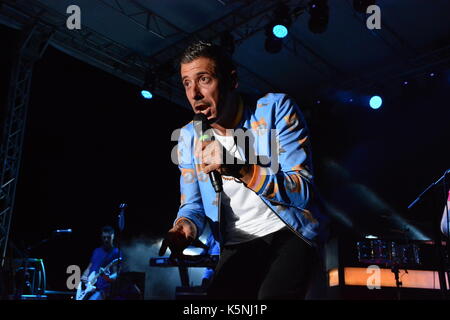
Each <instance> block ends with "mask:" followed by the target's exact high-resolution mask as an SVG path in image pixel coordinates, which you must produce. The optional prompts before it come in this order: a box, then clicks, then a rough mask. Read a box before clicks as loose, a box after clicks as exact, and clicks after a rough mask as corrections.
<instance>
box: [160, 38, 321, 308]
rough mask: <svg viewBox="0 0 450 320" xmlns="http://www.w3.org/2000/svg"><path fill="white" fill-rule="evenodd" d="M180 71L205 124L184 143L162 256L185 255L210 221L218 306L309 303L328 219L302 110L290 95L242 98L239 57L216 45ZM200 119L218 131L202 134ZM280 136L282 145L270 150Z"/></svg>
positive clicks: (188, 58)
mask: <svg viewBox="0 0 450 320" xmlns="http://www.w3.org/2000/svg"><path fill="white" fill-rule="evenodd" d="M180 73H181V81H182V84H183V86H184V88H185V93H186V97H187V99H188V100H189V103H190V105H191V106H192V109H193V111H194V113H195V114H196V117H195V118H194V121H193V122H191V123H189V124H187V125H186V126H185V127H184V128H183V129H182V134H181V136H180V139H179V142H178V154H179V168H180V171H181V179H180V191H181V206H180V208H179V212H178V215H177V218H176V219H175V222H174V225H173V227H172V228H171V229H170V230H169V232H168V233H167V235H166V237H165V239H164V241H163V243H162V245H161V249H160V254H161V255H162V254H164V253H165V251H166V249H167V247H169V248H170V250H171V253H172V255H181V254H182V252H183V250H184V249H185V248H186V247H187V246H188V245H190V244H191V243H193V241H194V240H198V237H199V236H200V235H201V234H202V233H203V231H204V230H205V227H206V225H207V224H209V228H210V230H212V233H213V235H214V237H215V238H216V239H217V241H218V242H219V243H220V260H219V263H218V265H217V267H216V270H215V274H214V277H213V279H212V282H211V284H210V286H209V288H208V296H209V297H210V298H211V299H262V300H263V299H303V298H304V297H305V294H306V292H307V288H308V285H309V280H310V277H311V272H312V270H313V268H315V262H316V261H317V258H318V254H317V250H316V249H317V248H318V247H319V246H318V245H319V244H320V239H322V237H321V235H322V234H323V231H322V230H323V227H324V225H325V223H324V222H325V217H324V216H323V215H321V214H320V212H319V211H318V210H316V209H315V207H314V202H313V201H312V197H313V195H312V192H313V190H312V182H313V181H312V179H313V177H312V171H311V168H312V164H311V148H310V142H309V134H308V129H307V127H306V124H305V121H304V119H303V116H302V113H301V111H300V109H299V107H298V106H297V105H296V104H295V103H294V101H292V99H290V98H289V97H288V96H287V95H285V94H281V93H268V94H266V95H265V96H264V97H262V98H259V99H253V100H252V99H251V98H249V97H246V96H245V95H243V94H240V93H238V91H237V88H238V77H237V71H236V68H235V67H234V65H233V61H232V59H231V57H230V56H229V55H228V54H227V53H226V50H225V49H224V48H221V47H219V46H217V45H213V44H211V43H205V42H201V41H200V42H197V43H194V44H192V45H191V46H190V47H189V48H187V49H186V50H185V52H184V53H183V55H182V56H181V59H180ZM198 114H203V120H202V116H200V117H198V116H197V115H198ZM196 121H202V125H201V126H200V127H202V128H203V129H207V128H211V130H209V131H211V132H212V133H210V134H205V133H204V132H198V131H199V130H197V129H196V127H197V128H198V127H199V126H197V125H196V123H195V122H196ZM236 129H243V130H244V131H246V132H247V134H248V136H249V137H250V139H249V140H248V141H249V142H248V143H247V144H246V145H239V144H238V143H236V139H234V138H235V137H234V136H233V132H235V131H234V130H236ZM273 132H276V140H277V141H278V143H279V145H278V147H277V148H273V146H270V145H269V144H270V141H271V139H270V135H271V134H272V133H273ZM224 154H227V155H228V156H229V157H230V156H231V158H232V160H233V161H229V160H227V161H223V158H224ZM250 154H256V159H257V161H250V160H249V159H250V158H251V157H250V156H249V155H250ZM262 159H265V160H267V159H269V162H267V161H261V160H262ZM263 162H264V164H262V163H263ZM274 163H277V166H276V168H277V170H274V169H273V168H274V166H273V164H274ZM213 173H214V175H215V176H216V177H217V174H219V177H220V178H221V179H222V181H221V183H222V186H221V189H220V190H217V189H216V186H214V187H213V184H214V182H213V181H211V180H212V179H215V178H214V175H212V174H213ZM219 199H220V200H219Z"/></svg>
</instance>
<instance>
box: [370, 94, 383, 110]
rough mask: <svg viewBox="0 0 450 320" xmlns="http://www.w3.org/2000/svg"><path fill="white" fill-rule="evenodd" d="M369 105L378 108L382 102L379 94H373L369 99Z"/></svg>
mask: <svg viewBox="0 0 450 320" xmlns="http://www.w3.org/2000/svg"><path fill="white" fill-rule="evenodd" d="M369 104H370V107H371V108H372V109H378V108H380V107H381V106H382V104H383V99H382V98H381V97H380V96H373V97H372V98H370V101H369Z"/></svg>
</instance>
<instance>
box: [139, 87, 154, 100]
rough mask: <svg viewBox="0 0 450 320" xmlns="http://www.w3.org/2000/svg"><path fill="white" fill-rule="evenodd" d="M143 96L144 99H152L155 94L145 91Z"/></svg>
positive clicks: (142, 92) (142, 93)
mask: <svg viewBox="0 0 450 320" xmlns="http://www.w3.org/2000/svg"><path fill="white" fill-rule="evenodd" d="M141 95H142V97H143V98H144V99H151V98H153V94H152V93H151V92H150V91H149V90H146V89H143V90H142V91H141Z"/></svg>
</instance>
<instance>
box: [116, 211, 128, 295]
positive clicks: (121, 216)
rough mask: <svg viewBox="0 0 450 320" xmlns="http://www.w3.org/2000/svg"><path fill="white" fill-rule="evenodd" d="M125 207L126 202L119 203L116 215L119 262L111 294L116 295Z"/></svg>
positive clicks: (119, 272) (120, 263) (119, 274)
mask: <svg viewBox="0 0 450 320" xmlns="http://www.w3.org/2000/svg"><path fill="white" fill-rule="evenodd" d="M126 207H127V204H126V203H121V204H120V205H119V209H120V211H119V215H118V216H117V220H118V221H117V226H118V232H117V250H118V255H119V257H118V258H119V262H118V264H117V276H116V280H115V281H114V289H115V290H114V294H113V296H117V294H118V287H119V280H120V276H121V272H122V251H121V245H120V242H121V238H122V233H123V230H124V229H125V208H126Z"/></svg>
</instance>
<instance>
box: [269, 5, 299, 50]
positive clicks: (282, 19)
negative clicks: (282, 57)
mask: <svg viewBox="0 0 450 320" xmlns="http://www.w3.org/2000/svg"><path fill="white" fill-rule="evenodd" d="M291 23H292V19H291V17H290V13H289V7H288V6H286V5H285V4H283V3H281V4H280V5H279V6H278V7H277V8H276V9H275V11H274V15H273V19H272V21H271V22H270V23H269V24H268V25H267V26H266V40H265V43H264V48H265V49H266V51H267V52H269V53H278V52H280V51H281V49H282V48H283V39H284V38H286V37H287V35H288V33H289V30H288V29H289V27H290V25H291Z"/></svg>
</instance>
